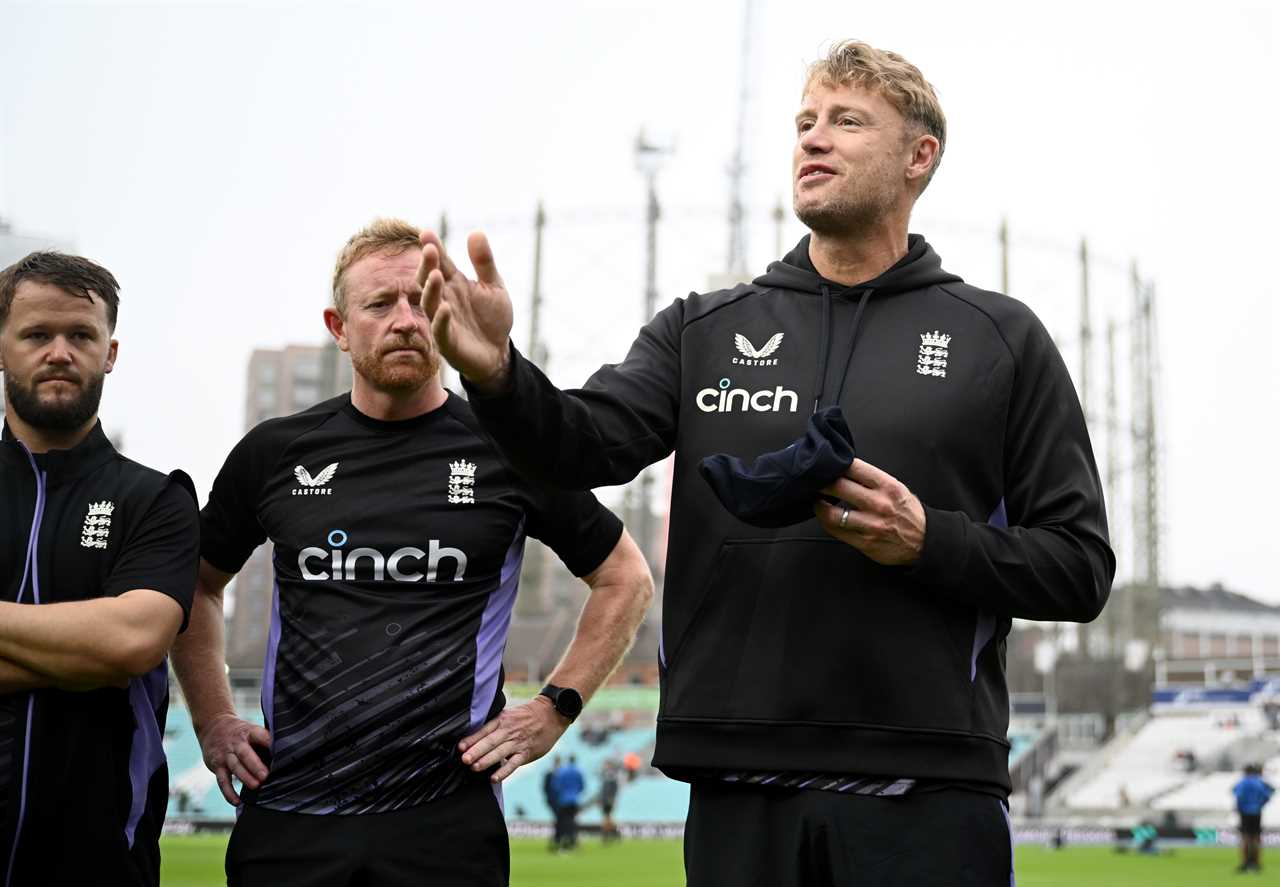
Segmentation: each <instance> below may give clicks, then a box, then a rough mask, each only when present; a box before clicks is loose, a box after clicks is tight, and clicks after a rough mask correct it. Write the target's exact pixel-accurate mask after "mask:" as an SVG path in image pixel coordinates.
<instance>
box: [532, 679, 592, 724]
mask: <svg viewBox="0 0 1280 887" xmlns="http://www.w3.org/2000/svg"><path fill="white" fill-rule="evenodd" d="M538 695H539V696H545V697H547V698H548V699H550V700H551V704H552V705H554V706H555V707H556V711H558V712H560V714H561V715H562V716H563V717H566V718H568V719H569V723H573V721H574V720H575V719H576V718H577V717H578V715H580V714H582V694H581V693H579V692H578V691H577V690H575V689H573V688H572V687H557V686H555V685H554V684H547V685H546V686H545V687H543V688H542V690H541V691H539V693H538Z"/></svg>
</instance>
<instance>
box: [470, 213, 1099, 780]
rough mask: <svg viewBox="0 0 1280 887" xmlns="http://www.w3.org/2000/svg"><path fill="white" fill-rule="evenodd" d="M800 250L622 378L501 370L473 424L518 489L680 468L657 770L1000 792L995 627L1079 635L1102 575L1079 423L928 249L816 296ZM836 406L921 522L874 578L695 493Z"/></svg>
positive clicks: (809, 533) (821, 286)
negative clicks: (1034, 625)
mask: <svg viewBox="0 0 1280 887" xmlns="http://www.w3.org/2000/svg"><path fill="white" fill-rule="evenodd" d="M808 245H809V244H808V238H807V237H806V238H805V239H804V240H802V241H801V242H800V244H799V246H797V247H796V249H795V250H793V251H792V253H791V254H789V255H788V256H787V257H786V258H785V259H784V260H783V261H782V262H775V263H774V264H772V265H770V266H769V270H768V271H767V272H766V273H765V274H764V276H762V277H759V278H757V279H756V280H755V281H754V282H753V283H750V284H743V285H740V286H737V287H735V288H733V289H731V290H723V291H719V292H714V293H708V294H705V295H699V294H691V295H690V296H689V297H688V298H686V299H681V300H677V301H676V302H675V303H674V304H672V305H671V306H669V307H668V308H666V309H665V310H663V311H661V312H659V314H658V315H657V316H656V317H654V319H653V320H652V321H651V322H650V323H649V324H648V325H646V326H645V327H644V328H643V329H642V330H641V332H640V336H639V338H638V339H637V340H636V342H635V343H634V344H633V345H632V347H631V351H630V353H629V354H628V355H627V358H626V360H624V361H623V362H622V363H621V364H617V365H610V366H605V367H603V368H601V369H600V370H599V371H598V372H597V373H596V374H595V375H593V376H592V377H591V379H590V380H589V381H588V382H587V385H586V386H585V387H584V388H583V389H580V390H576V391H568V392H561V391H559V390H557V389H556V388H555V387H554V386H552V385H551V383H550V382H549V381H548V380H547V379H546V378H545V377H544V376H543V375H542V373H541V372H539V371H538V369H537V368H536V367H534V366H533V365H532V364H530V363H529V362H528V361H527V360H525V359H524V358H523V357H521V356H520V355H519V354H518V353H515V351H514V349H513V354H512V358H513V365H512V377H511V387H510V388H509V389H508V391H507V392H506V393H504V394H503V395H501V396H498V397H491V398H486V397H479V396H476V394H475V392H474V391H473V392H472V395H473V397H472V405H473V407H474V408H475V412H476V415H477V416H479V418H480V420H481V422H482V423H483V424H484V425H485V427H486V429H487V430H488V431H489V432H490V433H491V434H492V435H493V436H494V438H495V439H496V440H497V442H498V444H499V446H501V447H502V449H503V450H504V451H505V452H506V453H507V454H508V455H509V457H510V458H511V459H512V460H513V461H514V462H515V464H516V465H517V466H518V467H520V468H521V469H522V470H523V471H525V472H526V473H528V474H530V475H533V476H535V477H537V478H538V479H541V480H543V481H545V482H550V483H553V484H558V485H560V486H565V487H571V488H590V487H596V486H602V485H606V484H619V483H623V482H625V481H627V480H630V479H631V478H632V477H634V476H635V475H636V474H637V473H638V472H639V471H640V469H641V468H643V467H644V466H646V465H648V464H650V463H652V462H655V461H657V460H659V459H661V458H663V457H664V456H666V455H667V454H668V453H670V452H672V451H673V450H674V451H675V480H674V486H673V491H672V502H671V520H670V530H669V541H668V547H667V566H666V574H665V575H666V579H665V587H664V591H663V598H664V600H663V621H662V636H661V644H660V648H659V659H660V673H661V680H662V702H661V706H660V709H659V714H658V742H657V747H656V750H655V752H654V763H655V765H657V766H658V767H660V768H662V769H663V770H664V771H665V772H667V773H668V774H670V775H673V776H675V777H677V778H680V777H682V776H683V777H688V776H690V775H692V774H694V773H697V772H700V771H705V770H707V769H732V770H770V771H788V770H796V771H800V770H807V771H816V772H823V773H851V774H859V775H864V776H873V775H885V776H891V777H900V776H905V777H914V778H917V779H943V780H959V781H977V782H985V783H989V784H994V785H999V786H1003V787H1004V788H1005V789H1006V790H1007V788H1008V785H1009V781H1008V757H1007V756H1008V742H1007V740H1006V738H1005V734H1006V731H1007V728H1008V711H1009V709H1008V691H1007V687H1006V683H1005V675H1004V661H1005V637H1006V635H1007V634H1008V631H1009V626H1010V622H1011V620H1012V619H1013V618H1014V617H1021V618H1024V619H1052V620H1070V621H1081V622H1084V621H1089V620H1092V619H1093V618H1094V617H1096V616H1097V615H1098V613H1099V612H1100V611H1101V609H1102V606H1103V604H1104V603H1105V601H1106V598H1107V594H1108V592H1109V590H1110V586H1111V580H1112V577H1113V575H1114V572H1115V559H1114V556H1113V554H1112V552H1111V549H1110V547H1109V545H1108V541H1107V528H1106V517H1105V512H1104V508H1103V502H1102V491H1101V488H1100V484H1099V481H1098V473H1097V468H1096V466H1095V464H1094V459H1093V453H1092V449H1091V447H1090V444H1089V437H1088V432H1087V430H1086V428H1085V423H1084V417H1083V415H1082V413H1081V410H1080V404H1079V401H1078V399H1077V398H1076V394H1075V390H1074V389H1073V387H1072V384H1071V380H1070V377H1069V376H1068V373H1067V370H1066V367H1065V366H1064V365H1063V362H1062V359H1061V356H1060V355H1059V354H1058V352H1057V349H1056V348H1055V347H1054V345H1053V342H1052V340H1051V339H1050V337H1049V334H1048V333H1047V332H1046V331H1045V329H1044V327H1043V326H1042V325H1041V324H1040V322H1039V321H1038V320H1037V319H1036V317H1035V316H1034V315H1033V314H1032V313H1031V311H1030V310H1029V309H1028V308H1027V307H1026V306H1025V305H1023V304H1021V303H1019V302H1017V301H1015V300H1013V299H1010V298H1008V297H1006V296H1002V295H999V294H997V293H991V292H985V291H983V290H979V289H976V288H974V287H971V286H968V285H966V284H965V283H964V282H963V281H962V280H961V279H960V278H959V277H957V276H955V275H954V274H949V273H947V272H945V271H943V270H942V267H941V262H940V260H939V258H938V256H937V254H936V253H934V252H933V250H932V249H931V248H930V247H929V245H928V244H927V243H925V241H924V239H923V238H921V237H918V236H916V235H912V236H911V238H910V240H909V244H908V253H907V255H906V256H904V257H903V259H902V261H900V262H898V263H897V264H896V265H894V267H892V268H890V269H889V270H888V271H886V272H885V273H884V274H882V275H880V276H879V277H877V278H876V279H874V280H870V281H867V282H866V283H863V284H859V285H857V286H854V287H848V288H845V287H841V286H840V285H838V284H834V283H832V282H830V281H826V280H824V279H823V278H821V277H820V276H819V275H818V274H817V273H816V272H815V271H814V270H813V265H812V263H811V262H810V261H809V256H808ZM829 403H839V404H840V405H841V406H842V408H843V410H844V415H845V417H846V418H847V419H848V422H849V426H850V428H851V429H852V432H853V438H854V442H855V446H856V450H857V453H858V456H859V458H862V459H865V460H866V461H868V462H870V463H871V464H873V465H875V466H877V467H879V468H881V469H883V470H884V471H887V472H888V473H889V474H891V475H893V476H894V477H896V478H898V479H899V480H901V481H902V482H903V483H905V484H906V485H907V486H908V487H909V488H910V489H911V491H912V492H913V493H915V494H916V495H917V496H918V497H919V498H920V500H921V502H923V503H924V506H925V514H926V521H927V526H926V530H925V543H924V551H923V553H922V555H921V557H920V559H919V560H918V561H917V562H916V563H915V564H913V565H912V566H910V567H885V566H881V565H879V564H876V563H874V562H872V561H871V560H869V559H868V558H866V557H864V556H863V555H862V554H860V553H859V552H858V551H856V550H855V549H853V548H852V547H850V546H848V545H846V544H844V543H842V542H839V541H837V540H836V539H834V538H832V537H831V536H829V535H827V533H826V532H824V531H823V529H822V528H821V527H820V526H819V525H818V523H817V522H816V521H808V522H805V523H802V524H798V525H795V526H791V527H785V528H782V529H777V530H763V529H758V528H755V527H752V526H749V525H747V524H745V523H742V522H741V521H738V520H737V519H736V518H734V517H733V516H732V515H731V514H730V513H729V512H727V511H726V510H725V509H724V508H723V507H722V506H721V505H720V503H719V502H718V501H717V500H716V498H715V496H714V495H713V494H712V492H711V489H710V488H709V487H708V486H707V484H706V483H705V482H704V481H703V479H702V478H701V477H699V475H698V471H697V467H698V462H699V460H700V459H702V458H703V457H704V456H707V455H710V454H712V453H721V452H725V453H730V454H733V455H737V456H741V457H743V458H744V459H748V460H749V459H751V458H753V457H754V456H756V455H758V454H760V453H762V452H766V451H769V450H775V449H778V448H780V447H782V446H785V445H786V444H787V443H789V442H790V441H792V440H794V439H795V438H797V437H798V436H799V435H800V434H802V433H803V432H804V428H805V424H806V420H807V418H808V416H809V414H810V413H811V412H812V411H814V410H815V409H817V408H818V407H819V406H824V405H826V404H829Z"/></svg>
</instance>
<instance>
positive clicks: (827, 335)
mask: <svg viewBox="0 0 1280 887" xmlns="http://www.w3.org/2000/svg"><path fill="white" fill-rule="evenodd" d="M873 292H875V288H874V287H868V288H867V289H864V290H863V291H862V298H861V299H859V300H858V310H857V311H855V312H854V314H853V327H852V331H851V333H850V335H849V353H848V354H847V355H845V359H844V371H843V372H841V373H840V388H839V390H838V391H837V392H836V398H835V400H834V401H833V403H834V404H835V405H837V406H838V405H839V404H840V401H841V400H842V399H843V398H844V386H845V382H847V381H848V380H849V367H850V365H852V363H853V349H854V346H855V345H856V344H857V342H858V327H859V326H860V325H861V324H862V312H863V309H865V308H866V307H867V300H868V299H870V298H871V294H872V293H873ZM832 326H833V323H832V309H831V289H830V287H828V286H827V285H826V284H825V283H824V284H823V285H822V318H821V335H820V336H819V339H818V340H819V341H820V342H821V343H822V350H821V352H820V353H821V355H822V357H821V359H820V360H819V361H818V378H817V379H816V380H814V383H813V391H814V394H813V412H815V413H816V412H818V408H819V407H821V406H822V389H823V387H824V386H825V384H826V380H827V362H828V361H829V360H830V358H831V327H832Z"/></svg>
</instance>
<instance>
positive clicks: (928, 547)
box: [907, 505, 969, 586]
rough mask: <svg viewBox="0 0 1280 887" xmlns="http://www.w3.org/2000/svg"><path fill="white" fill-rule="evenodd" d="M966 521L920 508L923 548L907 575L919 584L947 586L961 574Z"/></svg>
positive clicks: (954, 514)
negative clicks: (922, 523) (922, 520)
mask: <svg viewBox="0 0 1280 887" xmlns="http://www.w3.org/2000/svg"><path fill="white" fill-rule="evenodd" d="M968 530H969V518H968V516H967V515H965V514H964V513H963V512H960V511H943V510H942V509H939V508H930V507H929V506H928V505H925V506H924V548H923V550H922V551H921V552H920V559H919V560H917V561H916V562H915V563H914V564H912V565H911V566H910V567H908V568H907V575H908V576H909V577H911V578H912V579H914V580H915V581H917V582H919V583H920V584H922V585H933V586H950V585H952V584H954V583H955V582H956V580H957V579H958V578H959V576H960V574H961V573H962V572H963V566H964V559H965V558H964V552H965V540H966V538H967V535H968Z"/></svg>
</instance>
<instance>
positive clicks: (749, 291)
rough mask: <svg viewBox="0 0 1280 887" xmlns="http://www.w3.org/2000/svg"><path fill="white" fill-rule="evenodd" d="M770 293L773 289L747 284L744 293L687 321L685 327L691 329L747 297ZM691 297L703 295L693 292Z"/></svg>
mask: <svg viewBox="0 0 1280 887" xmlns="http://www.w3.org/2000/svg"><path fill="white" fill-rule="evenodd" d="M769 292H773V289H772V288H771V289H760V288H759V287H757V286H756V285H755V284H753V283H752V284H747V285H746V286H745V288H744V289H743V291H742V292H741V293H739V294H738V295H736V296H734V297H733V298H731V299H727V300H726V301H724V302H723V303H721V304H719V305H716V306H715V307H713V308H709V309H707V310H706V311H705V312H704V313H702V314H699V315H698V316H697V317H695V318H693V319H692V320H686V321H685V323H684V325H685V327H686V328H688V327H691V326H693V325H694V324H695V323H697V322H699V321H700V320H704V319H705V318H708V317H710V316H711V315H713V314H715V313H716V312H717V311H722V310H723V309H725V308H728V307H729V306H730V305H736V304H738V303H739V302H741V301H742V300H743V299H745V298H746V297H747V296H758V295H764V294H765V293H769ZM689 295H691V296H697V295H703V294H701V293H697V292H692V293H690V294H689Z"/></svg>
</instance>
